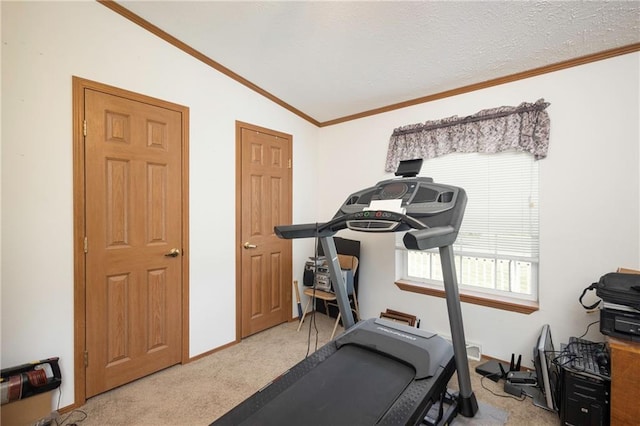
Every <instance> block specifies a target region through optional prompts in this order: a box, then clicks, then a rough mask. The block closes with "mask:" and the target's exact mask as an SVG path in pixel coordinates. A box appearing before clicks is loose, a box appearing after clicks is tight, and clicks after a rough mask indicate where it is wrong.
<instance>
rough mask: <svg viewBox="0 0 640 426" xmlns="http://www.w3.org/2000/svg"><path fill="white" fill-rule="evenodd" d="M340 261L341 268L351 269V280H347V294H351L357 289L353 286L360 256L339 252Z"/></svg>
mask: <svg viewBox="0 0 640 426" xmlns="http://www.w3.org/2000/svg"><path fill="white" fill-rule="evenodd" d="M338 262H339V263H340V268H341V269H350V270H351V280H347V294H348V295H349V296H351V295H352V294H353V292H354V290H355V289H354V288H353V278H354V277H355V275H356V271H357V270H358V258H357V257H355V256H350V255H347V254H339V255H338Z"/></svg>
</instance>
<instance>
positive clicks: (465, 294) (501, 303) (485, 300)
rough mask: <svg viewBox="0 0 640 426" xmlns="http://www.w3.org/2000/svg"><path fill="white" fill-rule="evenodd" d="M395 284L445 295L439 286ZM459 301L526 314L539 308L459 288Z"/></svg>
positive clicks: (531, 303) (434, 294)
mask: <svg viewBox="0 0 640 426" xmlns="http://www.w3.org/2000/svg"><path fill="white" fill-rule="evenodd" d="M395 284H396V285H397V286H398V288H399V289H400V290H403V291H409V292H411V293H418V294H426V295H428V296H435V297H442V298H444V297H445V293H444V290H443V289H442V288H441V287H436V286H432V285H429V284H425V283H418V282H415V281H407V280H397V281H396V282H395ZM460 301H461V302H465V303H471V304H474V305H481V306H487V307H489V308H494V309H502V310H505V311H511V312H518V313H521V314H527V315H529V314H531V313H532V312H535V311H537V310H538V309H540V307H539V305H538V302H533V301H529V300H522V299H516V298H511V297H505V296H497V295H488V294H485V293H480V292H475V291H470V290H462V289H461V290H460Z"/></svg>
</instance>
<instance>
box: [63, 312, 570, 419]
mask: <svg viewBox="0 0 640 426" xmlns="http://www.w3.org/2000/svg"><path fill="white" fill-rule="evenodd" d="M315 317H316V323H317V328H318V334H317V336H318V344H317V347H320V346H322V345H323V344H325V343H326V342H327V341H328V340H329V336H330V335H331V328H332V326H333V320H332V319H328V318H327V317H326V316H324V315H322V314H318V315H316V316H315ZM312 318H313V317H312ZM308 323H309V322H308V320H305V324H304V325H303V327H302V329H301V330H300V332H297V331H296V327H297V325H298V323H297V322H290V323H286V324H282V325H280V326H277V327H274V328H272V329H269V330H266V331H264V332H262V333H259V334H257V335H254V336H251V337H249V338H247V339H244V340H243V341H242V342H241V343H239V344H237V345H234V346H232V347H230V348H227V349H224V350H221V351H219V352H216V353H214V354H212V355H209V356H207V357H204V358H201V359H199V360H197V361H194V362H191V363H189V364H186V365H178V366H174V367H171V368H168V369H166V370H163V371H161V372H158V373H156V374H153V375H151V376H148V377H146V378H143V379H140V380H137V381H135V382H133V383H130V384H128V385H125V386H122V387H120V388H117V389H114V390H111V391H109V392H106V393H104V394H101V395H98V396H96V397H93V398H91V399H89V400H88V401H87V403H86V404H85V405H84V406H82V407H80V410H82V412H84V413H86V415H87V417H86V419H84V420H83V421H82V422H80V420H81V419H82V417H84V415H83V414H82V413H81V412H78V411H76V412H72V413H65V414H62V415H61V416H60V420H66V421H65V422H64V425H69V424H70V423H74V422H75V423H77V424H78V426H92V425H140V426H146V425H153V426H163V425H167V426H169V425H171V426H173V425H207V424H209V423H211V422H212V421H214V420H215V419H217V418H218V417H220V416H221V415H223V414H224V413H226V412H227V411H228V410H230V409H231V408H233V407H234V406H235V405H237V404H238V403H239V402H241V401H243V400H244V399H246V398H247V397H249V396H250V395H252V394H253V393H254V392H256V391H257V390H259V389H260V388H262V387H263V386H265V385H266V384H268V383H269V382H270V381H272V380H273V379H274V378H276V377H278V376H279V375H280V374H281V373H283V372H284V371H286V370H287V369H288V368H290V367H291V366H293V365H295V364H296V363H298V362H299V361H301V360H302V359H304V357H305V354H306V352H307V339H308V337H309V327H308ZM310 341H311V342H310V347H311V352H313V351H314V349H315V347H316V344H315V341H316V333H315V330H312V333H311V335H310ZM476 364H477V363H476V362H471V363H470V367H471V372H472V373H471V379H472V387H473V390H474V392H475V394H476V398H477V399H478V405H479V407H480V409H479V412H478V415H476V417H474V418H471V419H466V418H463V417H459V418H458V419H456V420H455V421H454V424H456V423H459V424H473V425H499V424H506V425H530V424H531V425H533V424H535V425H557V424H559V419H558V416H557V415H556V414H554V413H551V412H548V411H545V410H543V409H540V408H537V407H535V406H533V404H532V402H531V399H525V400H524V401H516V400H515V399H512V398H503V397H498V396H495V395H492V394H491V393H490V392H489V391H487V390H486V389H484V388H483V387H482V386H481V384H480V376H479V375H478V374H476V373H475V370H474V368H475V365H476ZM482 384H483V385H484V386H485V387H486V388H488V389H490V390H492V391H494V392H495V393H496V394H501V395H503V394H504V392H503V391H502V389H501V383H495V382H492V381H491V380H487V379H485V380H483V381H482ZM449 386H450V387H451V388H452V389H457V379H456V377H455V375H454V377H453V378H452V380H451V382H450V384H449Z"/></svg>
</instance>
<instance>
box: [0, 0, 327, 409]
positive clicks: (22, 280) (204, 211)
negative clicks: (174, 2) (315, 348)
mask: <svg viewBox="0 0 640 426" xmlns="http://www.w3.org/2000/svg"><path fill="white" fill-rule="evenodd" d="M1 8H2V107H3V108H2V124H3V126H2V205H3V206H4V210H3V211H2V253H3V256H2V345H1V346H2V366H3V367H8V366H12V365H16V364H21V363H24V362H28V361H31V360H34V359H39V358H45V357H50V356H59V357H60V359H61V368H62V372H63V385H62V391H63V392H62V401H61V406H66V405H69V404H71V403H72V402H73V395H74V387H73V326H74V319H73V245H72V244H73V242H72V236H73V211H72V206H73V198H72V189H73V180H72V116H71V113H72V102H71V81H72V76H74V75H75V76H79V77H82V78H86V79H90V80H94V81H98V82H101V83H105V84H110V85H113V86H117V87H120V88H123V89H127V90H131V91H134V92H138V93H142V94H145V95H149V96H153V97H156V98H160V99H164V100H167V101H170V102H175V103H178V104H182V105H186V106H188V107H189V108H190V140H189V142H190V194H189V200H190V218H189V219H190V244H191V245H190V258H191V265H190V266H191V268H190V335H189V338H190V350H189V352H190V355H191V356H195V355H198V354H200V353H203V352H206V351H208V350H211V349H214V348H217V347H219V346H221V345H224V344H227V343H229V342H231V341H233V340H234V339H235V317H236V316H235V283H236V282H235V266H234V265H235V220H234V218H235V183H234V182H235V121H236V120H240V121H244V122H248V123H252V124H256V125H259V126H264V127H267V128H272V129H275V130H279V131H282V132H285V133H289V134H292V135H293V176H294V193H293V205H294V207H293V208H294V213H293V220H294V221H295V222H309V221H313V220H315V215H316V212H315V199H314V197H313V196H312V194H314V193H315V182H316V150H317V134H318V129H317V128H316V127H315V126H313V125H311V124H309V123H308V122H306V121H304V120H302V119H300V118H299V117H297V116H295V115H293V114H292V113H290V112H288V111H287V110H285V109H283V108H281V107H279V106H277V105H276V104H274V103H272V102H270V101H268V100H266V99H265V98H264V97H262V96H259V95H257V94H256V93H254V92H253V91H251V90H249V89H247V88H245V87H244V86H242V85H240V84H238V83H236V82H234V81H232V80H231V79H229V78H227V77H225V76H224V75H222V74H220V73H218V72H216V71H214V70H213V69H211V68H210V67H208V66H206V65H204V64H202V63H201V62H199V61H197V60H195V59H193V58H192V57H190V56H188V55H186V54H185V53H183V52H181V51H179V50H178V49H176V48H174V47H172V46H170V45H168V44H167V43H165V42H164V41H162V40H160V39H159V38H157V37H156V36H154V35H152V34H150V33H149V32H147V31H145V30H143V29H141V28H140V27H138V26H137V25H135V24H133V23H131V22H129V21H128V20H126V19H124V18H123V17H121V16H120V15H117V14H116V13H114V12H112V11H111V10H109V9H107V8H106V7H104V6H101V5H100V4H98V3H97V2H93V1H89V2H38V3H35V2H1ZM256 65H259V64H256ZM300 247H304V248H305V249H304V250H301V249H299V248H300ZM308 247H310V246H309V242H306V241H300V242H294V265H295V270H294V278H297V279H299V280H301V277H302V267H303V265H304V259H305V256H306V255H307V253H308V252H309V251H310V249H308ZM298 253H302V256H301V255H299V254H298ZM292 309H293V307H292Z"/></svg>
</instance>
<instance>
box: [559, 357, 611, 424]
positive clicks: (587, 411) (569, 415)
mask: <svg viewBox="0 0 640 426" xmlns="http://www.w3.org/2000/svg"><path fill="white" fill-rule="evenodd" d="M561 371H562V373H561V374H562V376H561V381H562V388H561V389H562V394H561V398H562V399H561V404H560V420H561V424H563V425H567V426H574V425H602V426H606V425H608V424H609V410H610V393H611V382H610V381H609V380H605V379H603V378H601V377H597V376H594V375H592V374H586V373H584V372H578V371H574V370H572V369H568V368H562V369H561Z"/></svg>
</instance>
